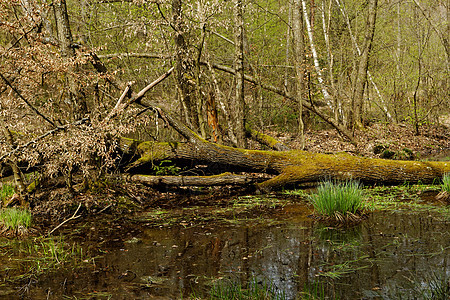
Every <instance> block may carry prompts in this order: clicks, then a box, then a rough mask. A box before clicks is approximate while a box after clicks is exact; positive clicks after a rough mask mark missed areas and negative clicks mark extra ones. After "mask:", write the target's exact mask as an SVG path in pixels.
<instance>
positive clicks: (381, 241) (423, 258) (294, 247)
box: [32, 205, 450, 299]
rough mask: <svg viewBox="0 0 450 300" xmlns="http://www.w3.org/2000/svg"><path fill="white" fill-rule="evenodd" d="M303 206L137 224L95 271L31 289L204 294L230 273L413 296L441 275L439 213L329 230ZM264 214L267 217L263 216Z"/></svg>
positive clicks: (277, 285)
mask: <svg viewBox="0 0 450 300" xmlns="http://www.w3.org/2000/svg"><path fill="white" fill-rule="evenodd" d="M309 213H310V212H309V211H308V210H307V209H306V208H305V207H304V206H301V205H298V206H287V207H285V208H283V209H279V210H276V212H275V213H273V212H272V213H271V214H270V215H264V214H262V215H260V216H259V219H258V221H257V222H255V221H252V220H247V221H245V220H241V221H239V220H232V221H233V222H231V221H230V222H223V221H221V222H204V223H198V224H196V223H195V222H189V224H188V223H186V224H185V223H183V225H184V226H188V227H184V226H178V225H176V224H175V225H173V226H161V227H156V228H155V227H151V226H147V225H145V224H137V225H135V227H139V226H142V228H141V229H142V230H141V233H140V234H139V235H137V236H134V237H133V236H130V237H129V239H128V240H127V241H117V242H116V243H109V244H106V243H105V244H103V246H104V248H103V249H102V251H104V255H103V256H102V257H101V258H99V259H97V260H96V262H95V270H94V271H92V270H87V271H76V272H73V271H70V270H67V271H66V272H63V271H62V272H60V273H59V274H56V275H55V274H52V275H51V276H48V278H41V279H40V281H39V282H38V283H37V284H36V287H35V288H34V290H32V292H33V293H34V295H38V294H41V295H43V297H44V296H45V295H46V294H45V293H46V292H47V291H49V290H51V292H52V295H54V296H55V297H56V298H57V297H60V296H61V295H64V294H65V295H85V296H86V293H90V294H89V295H90V296H92V297H94V296H96V295H97V296H98V295H112V296H114V298H119V299H122V298H126V297H128V298H132V299H148V298H150V297H167V298H168V299H169V298H171V299H177V298H180V297H181V296H182V295H183V297H185V298H186V296H187V295H189V294H192V293H195V295H196V296H203V297H207V295H208V291H210V289H211V286H212V285H213V284H214V283H217V282H220V280H221V279H222V278H227V279H228V278H229V279H231V280H232V281H235V282H239V283H240V284H242V285H243V286H245V285H246V284H247V283H248V282H249V281H252V280H255V279H256V281H258V282H270V283H271V284H272V286H273V287H274V289H275V290H276V291H278V292H279V293H280V294H283V295H285V297H286V298H287V299H296V298H297V297H298V295H299V294H300V293H302V292H303V291H304V290H307V289H308V288H311V287H312V288H313V289H314V287H320V288H322V287H323V290H324V294H325V297H324V298H326V299H334V298H339V299H389V298H398V297H400V298H402V299H410V298H411V299H413V298H414V297H417V292H418V290H420V289H425V288H426V287H427V285H428V284H429V280H428V278H430V277H429V274H433V272H436V271H440V272H443V273H446V274H447V276H449V275H450V274H449V272H450V271H449V270H450V268H449V267H450V263H449V249H450V233H449V228H450V223H449V221H448V218H447V220H442V218H437V217H436V216H433V215H431V214H430V213H428V212H425V213H407V212H375V213H373V214H371V215H370V216H369V218H368V219H367V220H365V221H364V222H362V223H361V224H359V225H357V226H355V227H352V228H340V229H338V228H332V227H327V226H323V225H320V224H318V223H314V222H313V221H312V220H311V219H310V218H308V217H307V215H308V214H309ZM269 217H270V218H272V219H275V221H270V222H264V218H269ZM267 221H269V220H267ZM106 245H108V246H107V247H106ZM99 293H100V294H99ZM102 293H103V294H102ZM399 295H400V296H399ZM33 299H39V297H33Z"/></svg>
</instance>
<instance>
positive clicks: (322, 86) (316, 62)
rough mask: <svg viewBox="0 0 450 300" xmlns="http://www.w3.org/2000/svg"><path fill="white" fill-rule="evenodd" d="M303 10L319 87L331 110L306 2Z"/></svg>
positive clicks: (331, 106) (303, 1)
mask: <svg viewBox="0 0 450 300" xmlns="http://www.w3.org/2000/svg"><path fill="white" fill-rule="evenodd" d="M302 8H303V16H304V19H305V24H306V30H307V31H308V38H309V44H310V46H311V52H312V55H313V60H314V67H315V69H316V73H317V80H318V81H319V85H320V89H321V91H322V95H323V98H324V99H325V101H326V103H327V105H328V106H329V107H330V108H331V109H333V103H332V99H331V96H330V94H329V93H328V91H327V88H326V86H325V82H324V80H323V76H322V70H321V68H320V65H319V58H318V55H317V51H316V46H315V43H314V36H313V29H312V27H311V23H310V21H309V17H308V11H307V7H306V1H305V0H302Z"/></svg>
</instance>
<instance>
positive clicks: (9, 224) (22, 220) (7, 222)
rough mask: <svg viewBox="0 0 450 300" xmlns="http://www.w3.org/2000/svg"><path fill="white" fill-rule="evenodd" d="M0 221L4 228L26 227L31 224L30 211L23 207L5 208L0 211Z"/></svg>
mask: <svg viewBox="0 0 450 300" xmlns="http://www.w3.org/2000/svg"><path fill="white" fill-rule="evenodd" d="M0 223H1V224H2V225H3V227H4V229H5V230H17V229H19V228H28V227H30V225H31V213H30V211H28V210H25V209H18V208H5V209H2V210H1V211H0Z"/></svg>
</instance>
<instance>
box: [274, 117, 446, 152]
mask: <svg viewBox="0 0 450 300" xmlns="http://www.w3.org/2000/svg"><path fill="white" fill-rule="evenodd" d="M354 136H355V138H356V140H357V141H358V146H357V147H355V146H353V145H352V144H350V143H349V142H348V141H346V140H344V139H343V138H342V137H341V136H340V135H339V133H338V132H337V131H336V130H333V129H329V130H320V131H308V132H306V134H305V140H306V149H305V150H307V151H312V152H316V153H336V152H348V153H350V154H355V155H359V156H364V157H370V158H379V157H382V155H383V154H382V153H383V151H384V150H386V149H388V150H390V151H392V152H393V153H394V156H393V157H391V158H393V159H417V160H421V159H426V160H434V159H437V160H440V159H444V158H445V157H450V124H449V127H447V126H445V125H439V126H435V125H424V126H421V127H420V129H419V135H416V133H415V130H414V127H413V126H412V125H411V124H404V123H401V124H383V123H376V124H373V125H371V126H370V127H366V128H364V129H362V130H358V131H356V132H355V135H354ZM278 138H279V139H280V140H282V141H283V142H285V143H286V144H287V145H289V146H290V147H291V148H293V149H298V148H299V144H300V142H299V139H298V138H296V137H278ZM404 149H409V150H411V154H412V155H411V156H410V157H405V155H402V151H403V152H404Z"/></svg>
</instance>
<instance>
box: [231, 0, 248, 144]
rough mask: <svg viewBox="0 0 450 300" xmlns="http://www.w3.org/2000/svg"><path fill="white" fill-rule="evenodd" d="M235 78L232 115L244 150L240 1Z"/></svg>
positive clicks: (237, 4)
mask: <svg viewBox="0 0 450 300" xmlns="http://www.w3.org/2000/svg"><path fill="white" fill-rule="evenodd" d="M234 9H235V13H234V15H235V22H236V24H235V28H234V44H235V54H234V55H235V67H234V68H235V72H236V74H235V78H236V91H235V98H234V104H233V106H232V107H233V115H234V123H235V130H236V133H235V134H236V140H237V146H238V147H241V148H245V146H246V142H245V112H244V109H245V100H244V18H243V15H242V0H235V3H234Z"/></svg>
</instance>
